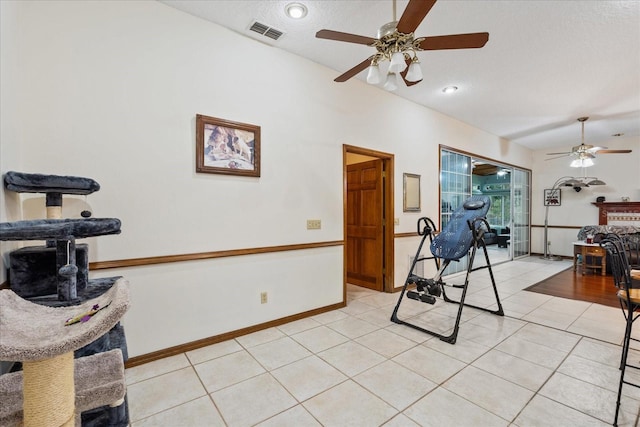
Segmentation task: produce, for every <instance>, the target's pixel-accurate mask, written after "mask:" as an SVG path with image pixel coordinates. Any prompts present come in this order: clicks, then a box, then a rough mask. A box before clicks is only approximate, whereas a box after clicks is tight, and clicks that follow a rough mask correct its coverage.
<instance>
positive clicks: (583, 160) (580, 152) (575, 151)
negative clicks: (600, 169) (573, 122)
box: [546, 117, 631, 168]
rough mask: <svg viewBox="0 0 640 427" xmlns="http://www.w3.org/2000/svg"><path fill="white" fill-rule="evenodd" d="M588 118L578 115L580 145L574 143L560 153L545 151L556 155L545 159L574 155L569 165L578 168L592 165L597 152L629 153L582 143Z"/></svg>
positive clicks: (629, 151)
mask: <svg viewBox="0 0 640 427" xmlns="http://www.w3.org/2000/svg"><path fill="white" fill-rule="evenodd" d="M587 120H589V117H580V118H578V121H579V122H580V123H581V124H582V142H581V144H580V145H576V146H575V147H572V148H571V151H565V152H560V153H547V155H548V156H556V157H551V158H549V159H546V160H553V159H559V158H560V157H566V156H574V157H576V159H575V160H573V161H572V162H571V167H574V168H579V167H589V166H593V159H595V158H596V153H597V154H616V153H621V154H624V153H631V150H608V149H607V147H595V146H593V145H589V144H585V143H584V122H586V121H587Z"/></svg>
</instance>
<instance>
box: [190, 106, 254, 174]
mask: <svg viewBox="0 0 640 427" xmlns="http://www.w3.org/2000/svg"><path fill="white" fill-rule="evenodd" d="M196 172H203V173H220V174H226V175H243V176H255V177H259V176H260V126H255V125H250V124H247V123H239V122H232V121H230V120H224V119H218V118H216V117H209V116H203V115H201V114H198V115H196Z"/></svg>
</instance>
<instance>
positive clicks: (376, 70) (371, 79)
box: [367, 64, 382, 85]
mask: <svg viewBox="0 0 640 427" xmlns="http://www.w3.org/2000/svg"><path fill="white" fill-rule="evenodd" d="M381 80H382V79H381V78H380V67H379V66H378V64H371V65H370V66H369V71H368V72H367V83H369V84H371V85H377V84H378V83H380V81H381Z"/></svg>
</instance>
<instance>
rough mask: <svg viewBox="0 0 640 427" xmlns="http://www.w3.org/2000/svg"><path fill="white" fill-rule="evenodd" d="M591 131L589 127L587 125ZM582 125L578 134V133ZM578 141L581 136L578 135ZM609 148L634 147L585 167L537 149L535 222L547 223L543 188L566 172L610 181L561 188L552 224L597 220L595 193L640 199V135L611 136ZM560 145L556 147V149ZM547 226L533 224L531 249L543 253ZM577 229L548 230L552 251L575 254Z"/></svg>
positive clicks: (613, 199)
mask: <svg viewBox="0 0 640 427" xmlns="http://www.w3.org/2000/svg"><path fill="white" fill-rule="evenodd" d="M587 131H588V129H587ZM578 132H579V128H577V127H576V134H577V136H578V137H579V133H578ZM576 139H577V141H578V142H576V145H578V144H579V138H576ZM602 145H603V146H606V147H608V148H610V149H612V150H613V149H615V150H623V149H631V150H633V151H632V152H631V153H630V154H599V155H597V157H596V159H595V160H594V161H595V165H594V166H591V167H589V168H586V169H584V170H583V169H581V168H572V167H569V164H570V163H571V160H572V158H569V157H564V158H560V159H555V160H546V159H548V158H550V157H552V156H548V155H546V154H545V153H547V152H549V151H550V150H540V151H536V152H535V153H534V162H533V169H534V171H535V173H534V177H533V186H532V191H533V194H532V213H533V215H532V216H533V218H532V224H538V225H543V224H544V214H545V211H544V206H543V192H544V189H550V188H551V187H552V186H553V184H554V182H556V180H557V179H559V178H561V177H563V176H585V174H586V176H595V177H598V178H600V179H601V180H603V181H604V182H606V183H607V185H602V186H594V187H589V188H583V189H582V190H581V191H580V192H579V193H576V192H575V191H574V190H573V189H571V188H568V187H563V188H562V203H561V205H560V206H554V207H549V217H548V218H549V226H560V227H561V226H579V227H581V226H584V225H597V224H598V208H597V207H596V206H594V205H592V204H591V203H593V202H595V201H596V197H598V196H604V197H605V198H606V201H609V202H619V201H621V198H622V197H623V196H628V197H630V198H631V200H632V201H640V137H637V136H636V137H611V139H610V140H609V141H605V142H603V143H602ZM556 148H557V149H556ZM556 148H554V149H553V150H551V151H553V152H563V151H571V147H556ZM543 231H544V229H543V228H539V227H536V228H533V230H532V252H537V253H543V251H544V244H543V242H544V232H543ZM577 234H578V230H575V229H554V228H550V229H549V230H548V240H549V241H550V242H551V253H552V254H554V255H565V256H572V255H573V246H572V245H571V242H573V241H575V240H577Z"/></svg>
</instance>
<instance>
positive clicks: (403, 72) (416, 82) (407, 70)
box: [400, 59, 422, 87]
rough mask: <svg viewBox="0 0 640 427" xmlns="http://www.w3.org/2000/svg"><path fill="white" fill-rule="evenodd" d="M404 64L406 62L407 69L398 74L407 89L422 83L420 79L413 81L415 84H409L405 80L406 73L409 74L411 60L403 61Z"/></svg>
mask: <svg viewBox="0 0 640 427" xmlns="http://www.w3.org/2000/svg"><path fill="white" fill-rule="evenodd" d="M404 62H406V64H407V68H405V69H404V71H401V72H400V75H401V76H402V80H404V84H406V85H407V87H410V86H413V85H417V84H418V83H420V82H421V81H422V79H420V80H418V81H415V82H410V81H409V80H407V73H408V72H409V65H411V60H410V59H405V60H404Z"/></svg>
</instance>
